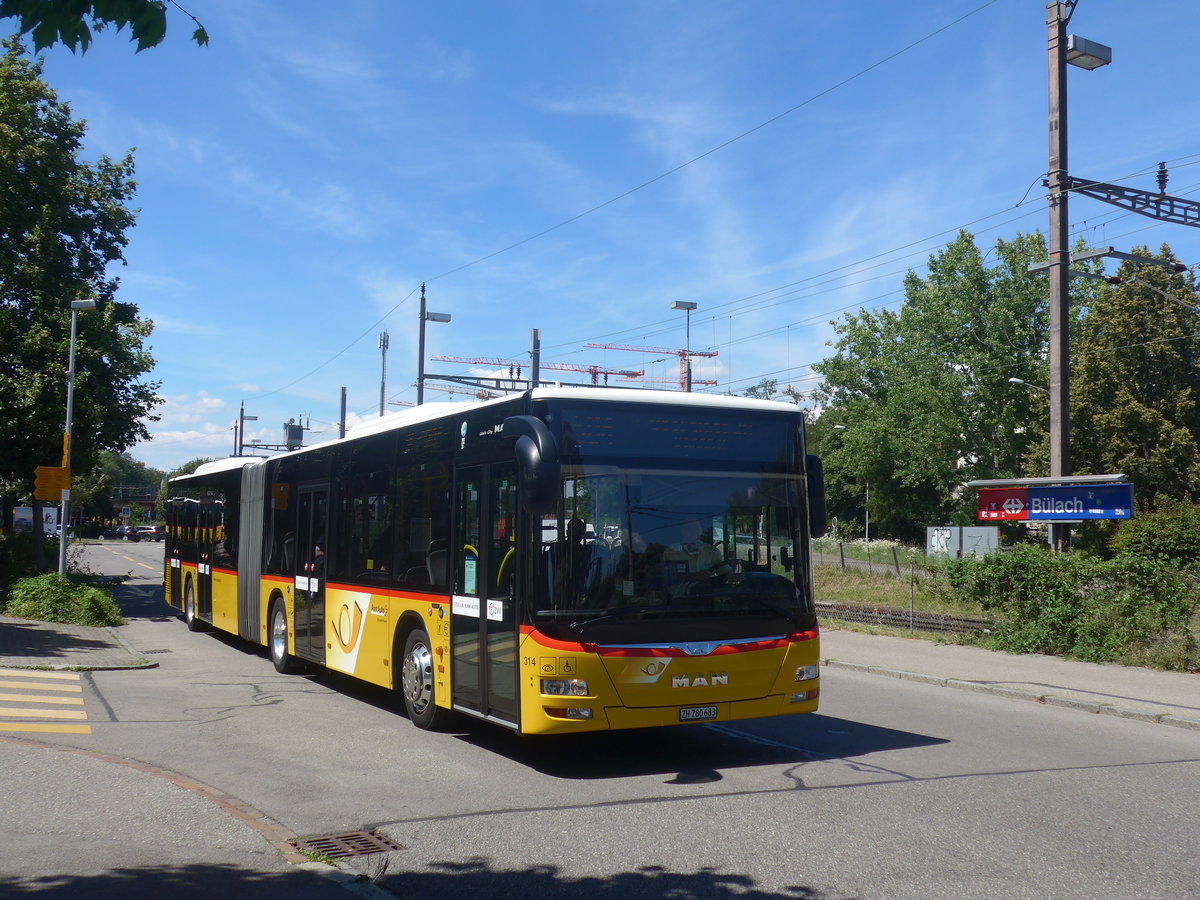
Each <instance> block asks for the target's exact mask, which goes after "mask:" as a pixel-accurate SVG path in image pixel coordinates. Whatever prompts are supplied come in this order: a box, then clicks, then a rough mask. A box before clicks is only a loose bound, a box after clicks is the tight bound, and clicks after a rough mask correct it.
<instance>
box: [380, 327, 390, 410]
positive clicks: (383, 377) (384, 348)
mask: <svg viewBox="0 0 1200 900" xmlns="http://www.w3.org/2000/svg"><path fill="white" fill-rule="evenodd" d="M390 343H391V338H389V337H388V333H387V332H386V331H384V332H381V333H380V335H379V350H380V352H381V354H382V356H383V362H382V363H381V368H380V370H379V414H380V415H381V416H382V415H383V407H384V402H385V397H384V395H385V394H386V393H387V352H388V345H389V344H390Z"/></svg>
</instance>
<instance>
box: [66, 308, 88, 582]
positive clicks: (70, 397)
mask: <svg viewBox="0 0 1200 900" xmlns="http://www.w3.org/2000/svg"><path fill="white" fill-rule="evenodd" d="M95 308H96V301H95V300H72V301H71V349H70V352H69V356H68V359H69V361H68V363H67V421H66V428H65V429H64V431H63V459H62V464H63V468H64V469H67V470H68V471H70V468H71V427H72V425H73V424H74V418H75V336H76V334H77V333H78V330H79V314H80V313H81V312H84V311H86V310H89V309H95ZM69 477H70V476H68V478H69ZM61 519H62V534H61V535H59V538H58V574H59V577H60V578H61V577H65V576H66V574H67V533H68V532H69V531H70V525H71V482H70V481H68V482H67V486H66V487H65V488H63V491H62V517H61Z"/></svg>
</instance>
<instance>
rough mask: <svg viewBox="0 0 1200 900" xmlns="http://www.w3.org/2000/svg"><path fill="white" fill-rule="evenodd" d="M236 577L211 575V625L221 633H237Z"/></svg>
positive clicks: (220, 574)
mask: <svg viewBox="0 0 1200 900" xmlns="http://www.w3.org/2000/svg"><path fill="white" fill-rule="evenodd" d="M237 585H238V577H237V575H236V574H235V573H233V572H221V571H218V570H216V569H214V570H213V573H212V623H213V625H214V626H216V627H217V628H220V629H221V630H222V631H228V632H229V633H230V634H237V633H238V596H237Z"/></svg>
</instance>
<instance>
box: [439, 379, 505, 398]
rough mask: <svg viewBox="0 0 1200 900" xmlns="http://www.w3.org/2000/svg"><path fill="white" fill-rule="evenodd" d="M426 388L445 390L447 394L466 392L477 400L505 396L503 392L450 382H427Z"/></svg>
mask: <svg viewBox="0 0 1200 900" xmlns="http://www.w3.org/2000/svg"><path fill="white" fill-rule="evenodd" d="M425 390H427V391H443V392H445V393H447V394H466V395H467V396H470V397H474V398H475V399H476V400H492V399H494V398H496V397H502V396H503V394H496V393H493V392H492V391H485V390H484V389H483V388H473V387H455V386H454V385H450V384H430V383H429V382H426V383H425Z"/></svg>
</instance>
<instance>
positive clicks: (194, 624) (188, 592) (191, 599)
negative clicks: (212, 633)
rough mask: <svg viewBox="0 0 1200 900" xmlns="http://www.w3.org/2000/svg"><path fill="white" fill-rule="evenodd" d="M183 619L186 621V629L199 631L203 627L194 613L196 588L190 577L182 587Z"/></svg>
mask: <svg viewBox="0 0 1200 900" xmlns="http://www.w3.org/2000/svg"><path fill="white" fill-rule="evenodd" d="M183 621H185V622H186V623H187V627H188V631H200V630H201V629H202V628H203V627H204V623H203V622H201V621H200V618H199V617H198V616H197V615H196V588H195V586H194V585H193V584H192V579H190V578H189V579H188V580H187V584H186V585H185V586H184V588H183Z"/></svg>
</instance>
